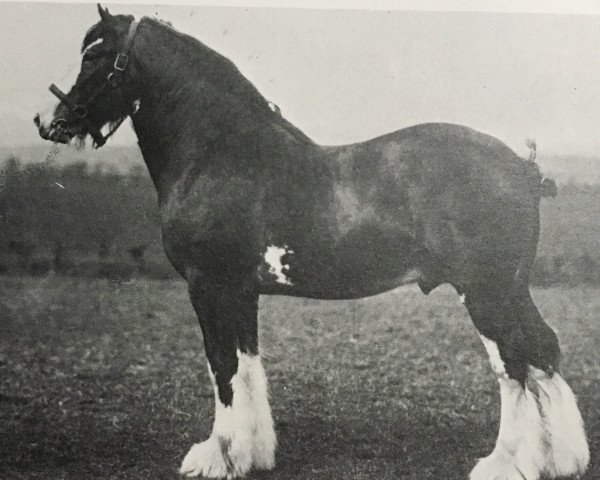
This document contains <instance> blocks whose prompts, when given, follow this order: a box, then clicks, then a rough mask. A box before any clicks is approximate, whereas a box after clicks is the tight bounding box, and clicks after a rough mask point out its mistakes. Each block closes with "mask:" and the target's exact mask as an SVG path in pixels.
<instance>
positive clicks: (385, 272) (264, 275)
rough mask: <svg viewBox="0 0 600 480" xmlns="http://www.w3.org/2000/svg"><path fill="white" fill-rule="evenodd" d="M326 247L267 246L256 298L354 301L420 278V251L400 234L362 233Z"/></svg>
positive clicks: (288, 243) (315, 244)
mask: <svg viewBox="0 0 600 480" xmlns="http://www.w3.org/2000/svg"><path fill="white" fill-rule="evenodd" d="M327 243H328V242H323V243H321V244H319V243H316V242H312V243H310V242H308V243H300V242H298V244H294V242H293V241H289V242H285V243H283V242H282V244H279V245H267V246H266V248H265V253H264V255H263V261H262V263H261V265H260V266H259V278H260V281H261V292H262V293H267V294H268V293H273V294H286V295H294V296H304V297H311V298H327V299H343V298H359V297H364V296H368V295H374V294H377V293H381V292H384V291H386V290H390V289H392V288H395V287H398V286H400V285H404V284H406V283H411V282H414V281H416V280H418V279H419V278H420V264H421V258H420V257H421V254H420V252H421V250H420V249H419V247H418V246H417V245H416V244H415V243H414V241H413V240H412V238H410V237H409V236H407V235H406V234H402V233H401V232H396V231H388V232H384V231H383V230H381V229H377V228H373V229H369V228H364V229H360V230H355V231H352V232H350V233H349V234H348V235H346V236H345V237H343V238H341V239H339V240H338V241H336V242H329V244H327Z"/></svg>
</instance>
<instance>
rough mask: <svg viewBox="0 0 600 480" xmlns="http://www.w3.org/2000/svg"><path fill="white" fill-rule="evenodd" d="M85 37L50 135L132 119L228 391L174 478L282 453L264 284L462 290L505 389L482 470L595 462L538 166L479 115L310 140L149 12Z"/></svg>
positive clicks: (245, 467)
mask: <svg viewBox="0 0 600 480" xmlns="http://www.w3.org/2000/svg"><path fill="white" fill-rule="evenodd" d="M99 12H100V16H101V20H100V21H99V22H98V23H97V24H96V25H94V26H92V27H91V28H90V30H89V31H88V32H87V34H86V36H85V38H84V41H83V47H82V53H83V59H82V66H81V71H80V73H79V76H78V78H77V80H76V83H75V85H74V86H73V87H72V89H71V90H70V91H69V92H68V93H63V92H62V91H60V90H59V89H58V88H56V87H52V88H51V89H52V91H53V93H54V94H55V95H57V96H58V97H59V99H60V102H59V103H58V105H57V106H56V108H55V110H54V112H53V114H52V115H51V118H49V119H42V118H39V116H38V117H36V119H35V121H36V124H37V126H38V128H39V132H40V134H41V136H42V137H43V138H45V139H48V140H51V141H54V142H61V143H67V142H69V141H71V140H72V139H73V138H80V139H83V138H85V137H86V136H87V135H91V136H92V138H93V140H94V142H95V144H96V146H101V145H102V144H103V143H104V141H105V140H106V135H105V134H103V133H102V128H103V127H106V125H110V126H111V127H112V128H111V131H113V130H114V129H115V128H116V127H117V126H118V124H119V123H120V121H122V119H123V118H125V117H127V116H131V118H132V121H133V127H134V129H135V132H136V134H137V137H138V140H139V146H140V149H141V151H142V154H143V156H144V160H145V162H146V164H147V166H148V170H149V172H150V175H151V177H152V180H153V182H154V185H155V186H156V190H157V191H158V198H159V204H160V214H161V222H162V234H163V239H164V246H165V250H166V253H167V255H168V257H169V259H170V260H171V262H172V263H173V265H174V266H175V268H176V269H177V270H178V271H179V273H180V274H181V275H182V276H183V277H184V278H185V279H186V281H187V283H188V285H189V293H190V297H191V301H192V303H193V306H194V309H195V311H196V313H197V315H198V319H199V321H200V326H201V328H202V332H203V336H204V343H205V349H206V354H207V357H208V361H209V372H210V375H211V379H212V381H213V384H214V387H215V405H216V407H215V419H214V427H213V431H212V434H211V435H210V437H209V438H208V439H207V440H206V441H204V442H202V443H198V444H196V445H194V446H192V448H191V450H190V451H189V453H188V454H187V456H186V457H185V458H184V460H183V463H182V466H181V470H180V471H181V473H183V474H186V475H190V476H195V475H204V476H206V477H213V478H221V477H228V478H233V477H238V476H243V475H244V474H246V473H247V472H249V471H250V470H251V469H252V468H256V469H271V468H273V466H274V459H275V457H274V452H275V432H274V428H273V420H272V418H271V411H270V407H269V403H268V398H267V382H266V377H265V373H264V370H263V367H262V364H261V360H260V357H259V349H258V339H257V314H258V299H259V295H260V294H282V295H295V296H304V297H311V298H322V299H344V298H358V297H364V296H367V295H374V294H377V293H379V292H384V291H386V290H390V289H393V288H396V287H398V286H400V285H404V284H407V283H410V282H417V283H418V284H419V286H420V287H421V289H422V290H423V292H424V293H428V292H429V291H431V290H432V289H434V288H435V287H436V286H438V285H440V284H442V283H448V284H450V285H452V286H453V287H454V288H455V289H456V291H457V293H458V294H459V295H460V297H461V299H462V301H463V303H464V304H465V305H466V308H467V309H468V311H469V314H470V315H471V317H472V319H473V322H474V324H475V326H476V328H477V330H478V332H479V334H480V336H481V338H482V340H483V342H484V344H485V347H486V349H487V351H488V353H489V356H490V360H491V363H492V367H493V369H494V371H495V373H496V374H497V376H498V381H499V383H500V391H501V400H502V412H501V421H500V431H499V435H498V441H497V443H496V447H495V449H494V450H493V452H492V453H491V454H490V455H489V456H488V457H486V458H483V459H481V460H480V461H479V462H478V463H477V465H476V466H475V468H474V470H473V471H472V473H471V479H472V480H492V479H497V480H523V479H527V480H536V479H538V478H540V477H541V476H547V477H549V478H557V477H562V476H568V475H576V474H579V473H582V472H583V471H584V470H585V468H586V466H587V463H588V459H589V453H588V447H587V442H586V438H585V434H584V430H583V422H582V419H581V416H580V414H579V411H578V409H577V405H576V401H575V398H574V396H573V394H572V392H571V390H570V388H569V387H568V385H567V384H566V383H565V381H564V380H563V379H562V377H561V375H560V374H559V346H558V341H557V337H556V335H555V334H554V332H553V330H552V329H551V328H550V327H548V325H546V323H544V321H543V320H542V318H541V316H540V314H539V312H538V310H537V308H536V306H535V305H534V303H533V301H532V299H531V296H530V293H529V286H528V284H529V272H530V268H531V264H532V262H533V259H534V256H535V252H536V246H537V240H538V232H539V202H540V199H541V197H542V196H545V195H547V194H549V193H552V192H551V190H552V186H553V185H552V182H550V181H547V180H546V181H544V179H543V177H542V176H541V174H540V172H539V170H538V168H537V166H536V165H535V164H534V162H533V161H531V160H527V159H522V158H520V157H518V156H517V155H516V154H515V153H514V152H512V151H511V150H510V149H509V148H508V147H507V146H506V145H505V144H503V143H502V142H500V141H499V140H497V139H495V138H493V137H490V136H488V135H484V134H482V133H479V132H476V131H474V130H471V129H469V128H466V127H462V126H458V125H450V124H440V123H437V124H425V125H417V126H413V127H410V128H406V129H403V130H399V131H396V132H393V133H390V134H387V135H384V136H381V137H378V138H375V139H373V140H370V141H367V142H363V143H357V144H353V145H346V146H336V147H324V146H320V145H317V144H315V143H314V142H313V141H311V140H310V139H309V138H308V137H307V136H306V135H304V134H303V133H302V132H301V131H299V130H298V129H297V128H295V127H294V126H293V125H291V124H290V123H288V122H287V121H286V120H285V119H284V118H283V117H282V116H281V114H280V113H279V111H278V109H277V108H274V107H273V105H271V104H269V102H267V101H266V100H265V99H264V98H263V96H262V95H261V94H260V93H259V92H258V90H257V89H256V88H255V87H254V86H253V85H252V84H251V83H250V82H249V81H248V80H246V79H245V78H244V77H243V76H242V75H241V74H240V72H239V71H238V70H237V68H236V67H235V66H234V65H233V63H231V62H230V61H229V60H227V59H226V58H224V57H223V56H221V55H219V54H218V53H216V52H215V51H213V50H211V49H210V48H208V47H207V46H205V45H203V44H202V43H200V42H199V41H197V40H195V39H193V38H191V37H189V36H187V35H183V34H181V33H178V32H177V31H176V30H174V29H173V28H171V27H169V26H168V25H166V24H164V23H161V22H159V21H155V20H152V19H149V18H143V19H142V20H140V21H139V22H137V21H134V19H133V17H131V16H122V15H117V16H113V15H111V14H109V12H108V11H107V10H104V9H102V8H101V7H99Z"/></svg>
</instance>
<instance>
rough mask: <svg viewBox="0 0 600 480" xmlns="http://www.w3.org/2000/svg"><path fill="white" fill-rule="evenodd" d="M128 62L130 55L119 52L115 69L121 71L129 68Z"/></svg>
mask: <svg viewBox="0 0 600 480" xmlns="http://www.w3.org/2000/svg"><path fill="white" fill-rule="evenodd" d="M127 62H129V57H128V56H127V55H125V54H124V53H119V54H118V55H117V58H116V59H115V64H114V65H113V67H114V69H115V70H118V71H120V72H124V71H125V69H126V68H127Z"/></svg>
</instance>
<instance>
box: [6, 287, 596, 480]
mask: <svg viewBox="0 0 600 480" xmlns="http://www.w3.org/2000/svg"><path fill="white" fill-rule="evenodd" d="M534 293H535V299H536V301H537V303H538V305H539V306H540V307H541V310H542V313H543V315H544V317H545V318H546V319H547V321H548V323H550V324H551V325H552V326H553V327H555V328H556V329H557V330H558V332H559V336H560V338H561V342H562V346H563V351H564V357H565V358H564V362H563V367H564V373H565V377H566V378H567V380H568V381H569V382H570V383H571V385H572V386H573V389H574V390H575V392H576V393H577V394H578V396H579V402H580V406H581V410H582V413H583V416H584V418H585V420H586V422H587V429H588V435H589V438H590V445H591V449H592V459H593V460H592V465H591V468H590V471H589V473H588V474H587V475H585V477H584V478H585V479H586V480H595V479H597V478H600V463H598V462H597V460H596V456H597V453H598V451H599V448H600V412H599V411H598V409H597V405H598V401H599V399H600V388H599V386H598V378H600V365H599V363H598V356H597V352H598V345H599V344H600V326H599V325H598V322H597V312H598V311H599V309H600V295H599V293H600V291H599V290H598V289H583V288H578V289H559V288H556V289H548V290H537V291H535V292H534ZM261 340H262V345H263V347H262V349H263V355H264V361H265V368H266V370H267V373H268V375H269V377H270V390H271V397H272V405H273V410H274V416H275V420H276V428H277V431H278V436H279V450H278V466H277V468H276V470H275V471H274V472H271V473H262V474H259V475H254V476H253V478H260V479H292V478H293V479H328V480H331V479H367V478H368V479H388V478H389V479H391V478H394V479H415V480H416V479H418V480H423V479H435V480H438V479H444V480H453V479H461V480H464V479H466V478H467V475H468V472H469V471H470V469H471V467H472V466H473V464H474V462H475V460H476V458H477V457H481V456H484V455H486V454H487V453H488V452H489V451H490V450H491V449H492V447H493V443H494V440H495V436H496V432H497V427H498V418H499V395H498V392H497V386H496V382H495V379H494V377H493V375H492V373H491V370H490V367H489V365H488V362H487V359H486V357H485V354H484V351H483V347H482V346H481V345H480V343H479V340H478V338H477V336H476V335H475V331H474V328H473V327H472V326H471V323H470V320H469V319H468V317H467V315H466V312H465V310H464V308H463V307H462V305H460V304H459V302H458V299H457V298H456V295H455V294H453V293H452V292H451V291H450V290H449V289H443V288H442V289H440V290H439V291H435V292H433V293H432V294H431V295H430V296H429V297H423V296H422V295H421V294H420V293H419V292H418V290H417V289H414V288H405V289H401V290H397V291H395V292H390V293H388V294H385V295H380V296H378V297H374V298H370V299H365V300H359V301H344V302H315V301H309V300H303V299H289V298H281V297H265V298H263V299H262V300H261ZM201 345H202V342H201V336H200V331H199V327H198V326H197V323H196V319H195V317H194V314H193V312H192V309H191V307H190V305H189V303H188V300H187V294H186V290H185V286H184V284H183V283H181V282H177V281H170V282H159V281H134V282H132V283H129V284H125V285H115V284H110V283H108V282H105V281H89V282H86V281H84V280H81V279H79V280H75V279H70V278H56V277H54V278H52V277H50V278H47V279H41V278H37V279H31V278H28V279H18V278H0V479H2V480H13V479H15V480H18V479H28V480H29V479H42V478H43V479H49V480H54V479H88V478H103V479H106V478H111V479H112V478H115V479H162V478H164V479H169V478H178V476H177V474H176V469H177V467H178V466H179V463H180V461H181V459H182V457H183V455H184V454H185V453H186V452H187V450H188V448H189V447H190V445H191V444H192V443H193V442H197V441H199V440H201V439H204V438H205V437H206V435H207V433H208V432H209V431H210V427H211V423H212V410H213V406H212V402H213V400H212V389H211V387H210V385H209V380H208V376H207V374H206V367H205V359H204V354H203V348H202V346H201Z"/></svg>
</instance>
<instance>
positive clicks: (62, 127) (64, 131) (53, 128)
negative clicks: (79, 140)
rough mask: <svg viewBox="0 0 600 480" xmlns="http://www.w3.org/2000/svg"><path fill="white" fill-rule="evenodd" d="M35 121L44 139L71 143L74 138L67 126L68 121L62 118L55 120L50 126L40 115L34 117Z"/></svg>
mask: <svg viewBox="0 0 600 480" xmlns="http://www.w3.org/2000/svg"><path fill="white" fill-rule="evenodd" d="M33 123H34V124H35V126H36V127H37V129H38V132H39V134H40V137H42V138H43V139H44V140H50V141H52V142H56V143H69V142H70V141H71V139H72V138H73V136H74V135H73V133H72V132H71V131H70V130H69V129H68V128H67V124H66V121H65V120H64V119H62V118H59V119H56V120H53V121H52V123H51V124H50V125H49V126H46V125H44V123H43V122H42V121H41V119H40V115H39V114H36V115H35V116H34V117H33Z"/></svg>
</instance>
